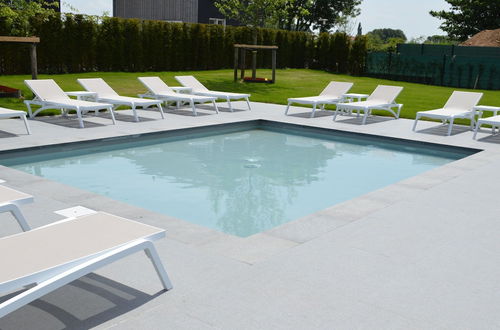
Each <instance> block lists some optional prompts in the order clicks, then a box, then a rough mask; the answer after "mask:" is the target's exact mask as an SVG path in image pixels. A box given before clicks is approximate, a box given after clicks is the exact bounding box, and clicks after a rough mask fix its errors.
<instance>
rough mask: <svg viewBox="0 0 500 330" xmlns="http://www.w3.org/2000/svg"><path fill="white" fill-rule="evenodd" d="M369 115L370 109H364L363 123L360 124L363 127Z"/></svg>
mask: <svg viewBox="0 0 500 330" xmlns="http://www.w3.org/2000/svg"><path fill="white" fill-rule="evenodd" d="M369 115H370V109H368V108H365V115H364V116H363V122H362V124H363V125H365V124H366V120H367V119H368V116H369Z"/></svg>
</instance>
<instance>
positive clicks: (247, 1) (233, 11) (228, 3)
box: [214, 0, 285, 27]
mask: <svg viewBox="0 0 500 330" xmlns="http://www.w3.org/2000/svg"><path fill="white" fill-rule="evenodd" d="M284 4H285V0H215V1H214V6H215V7H216V8H217V9H218V10H219V12H220V13H221V14H222V15H224V17H226V18H229V19H234V20H236V21H238V22H239V23H241V24H243V25H249V26H253V27H275V26H276V23H277V15H276V13H277V12H278V11H280V10H281V8H282V6H283V5H284Z"/></svg>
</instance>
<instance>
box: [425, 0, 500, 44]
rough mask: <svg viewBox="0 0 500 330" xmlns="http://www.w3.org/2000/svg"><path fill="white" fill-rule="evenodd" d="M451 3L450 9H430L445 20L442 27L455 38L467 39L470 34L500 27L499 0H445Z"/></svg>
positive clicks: (435, 15)
mask: <svg viewBox="0 0 500 330" xmlns="http://www.w3.org/2000/svg"><path fill="white" fill-rule="evenodd" d="M445 1H446V2H448V3H449V4H450V5H451V9H450V11H445V10H441V11H434V10H432V11H430V12H429V13H430V14H431V15H432V16H434V17H437V18H439V19H441V20H443V21H444V22H443V23H442V24H441V26H440V29H441V30H443V31H445V32H446V33H448V36H449V37H450V38H453V39H458V40H466V39H467V38H469V37H470V36H472V35H474V34H476V33H478V32H480V31H482V30H487V29H498V28H500V1H499V0H445Z"/></svg>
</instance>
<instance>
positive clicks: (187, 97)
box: [137, 77, 219, 116]
mask: <svg viewBox="0 0 500 330" xmlns="http://www.w3.org/2000/svg"><path fill="white" fill-rule="evenodd" d="M150 78H157V79H159V80H160V81H161V83H162V84H164V85H165V87H164V88H165V89H166V90H165V92H167V89H169V92H170V91H171V93H169V94H167V93H163V94H161V93H158V92H157V93H155V91H154V90H153V89H152V88H151V86H150V84H149V82H148V79H150ZM137 79H139V81H140V82H141V83H142V84H143V85H144V86H145V87H146V88H147V89H148V91H147V92H146V93H144V94H138V95H137V96H139V97H141V98H151V99H155V100H161V101H162V102H165V103H168V102H175V104H176V107H177V108H179V107H180V103H181V102H186V103H189V105H190V106H191V110H192V111H193V115H194V116H197V115H198V113H197V111H196V107H195V104H196V103H206V102H211V103H212V105H213V106H214V109H215V113H219V108H218V107H217V104H216V103H215V100H216V99H217V98H216V97H213V96H202V95H191V94H185V93H176V92H175V91H174V90H173V89H172V88H170V87H169V86H168V85H167V84H165V82H163V80H161V79H160V78H159V77H138V78H137Z"/></svg>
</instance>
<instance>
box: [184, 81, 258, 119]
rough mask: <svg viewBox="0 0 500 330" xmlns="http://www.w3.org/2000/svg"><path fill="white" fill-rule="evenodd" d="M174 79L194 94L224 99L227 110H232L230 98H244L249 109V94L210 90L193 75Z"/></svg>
mask: <svg viewBox="0 0 500 330" xmlns="http://www.w3.org/2000/svg"><path fill="white" fill-rule="evenodd" d="M175 79H177V81H178V82H179V83H180V84H181V85H183V86H186V87H189V88H191V93H193V94H195V95H203V96H213V97H216V98H218V99H223V100H226V102H227V105H228V107H229V110H230V111H231V112H233V106H232V105H231V100H241V99H244V100H245V101H246V102H247V105H248V110H251V108H250V101H249V100H248V98H249V97H250V94H241V93H229V92H219V91H211V90H209V89H208V88H206V87H205V86H204V85H203V84H202V83H201V82H199V81H198V79H196V78H195V77H193V76H175Z"/></svg>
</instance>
